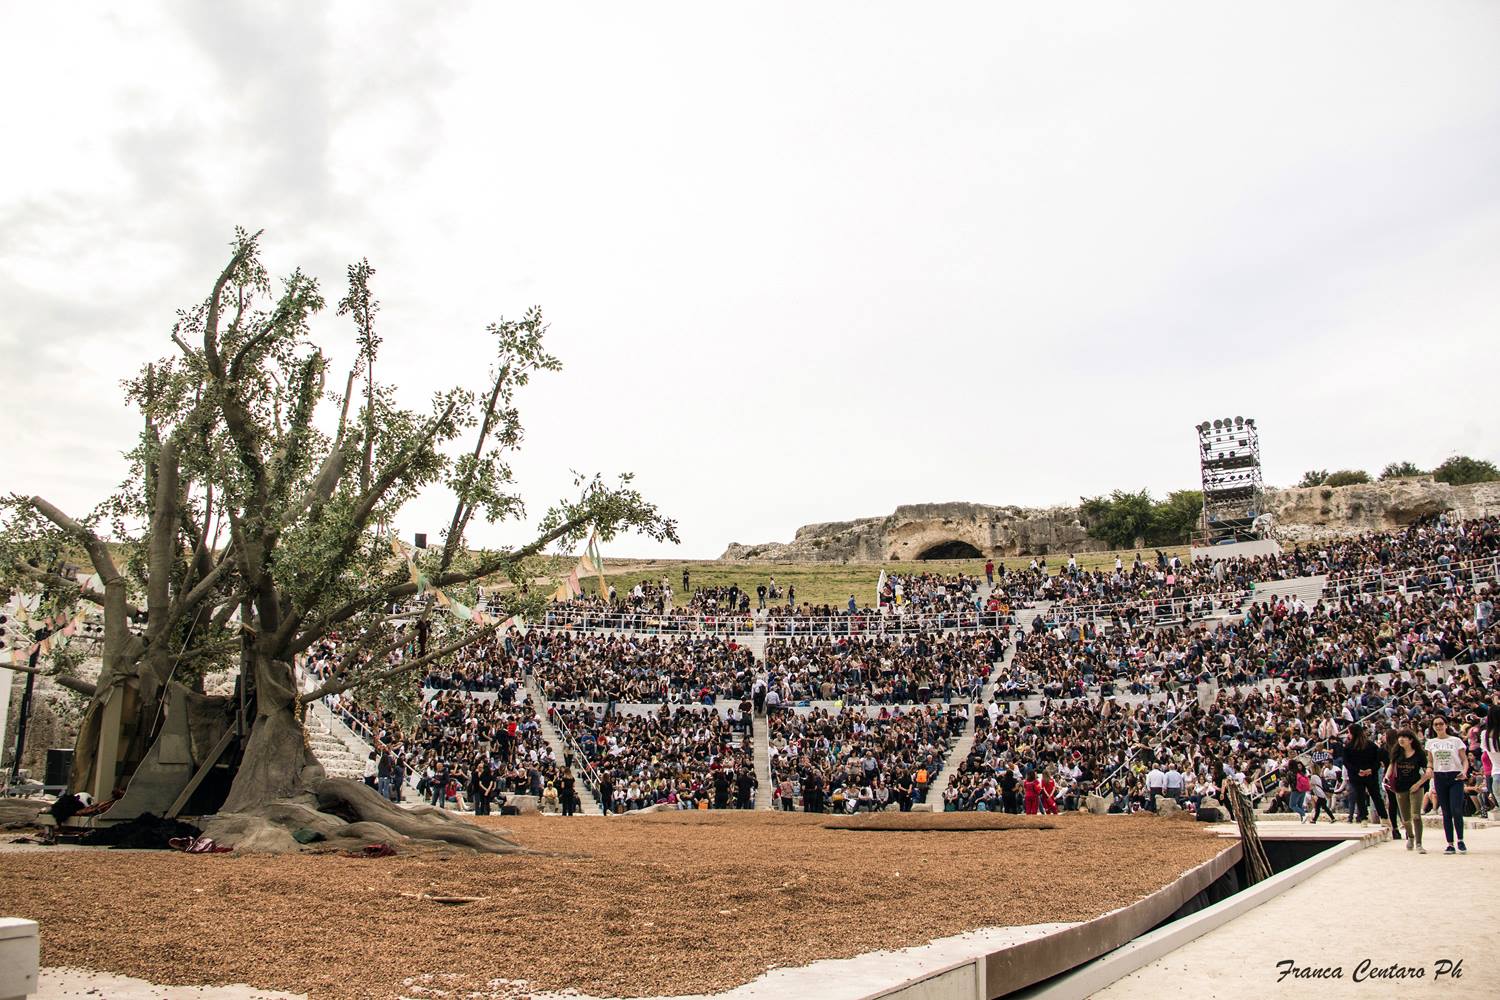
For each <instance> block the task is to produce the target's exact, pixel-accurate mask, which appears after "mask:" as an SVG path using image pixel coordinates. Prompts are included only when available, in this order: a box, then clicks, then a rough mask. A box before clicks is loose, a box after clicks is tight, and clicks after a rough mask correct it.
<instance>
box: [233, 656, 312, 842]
mask: <svg viewBox="0 0 1500 1000" xmlns="http://www.w3.org/2000/svg"><path fill="white" fill-rule="evenodd" d="M253 663H254V674H255V721H254V722H253V723H252V724H251V727H250V739H249V740H248V741H247V743H246V745H245V753H244V756H243V757H242V758H241V760H240V766H239V770H238V772H237V773H236V774H235V777H234V784H233V785H232V786H230V789H229V798H228V799H227V800H226V801H225V802H224V806H223V810H222V811H223V812H244V811H246V810H249V809H253V808H255V807H256V806H262V805H265V804H266V803H267V802H271V801H273V800H276V799H285V798H290V797H292V796H294V795H296V794H298V793H299V792H301V791H302V782H303V775H302V772H303V769H304V768H306V767H307V766H308V765H309V764H312V763H314V761H313V758H312V755H311V754H310V753H308V750H307V741H306V739H305V738H304V736H303V731H302V720H301V719H300V718H299V717H298V704H297V685H296V680H295V678H294V676H293V674H292V668H291V667H290V666H289V665H287V664H286V663H284V662H281V661H279V660H270V659H267V658H265V657H264V656H261V655H259V654H257V655H256V656H255V658H254V661H253Z"/></svg>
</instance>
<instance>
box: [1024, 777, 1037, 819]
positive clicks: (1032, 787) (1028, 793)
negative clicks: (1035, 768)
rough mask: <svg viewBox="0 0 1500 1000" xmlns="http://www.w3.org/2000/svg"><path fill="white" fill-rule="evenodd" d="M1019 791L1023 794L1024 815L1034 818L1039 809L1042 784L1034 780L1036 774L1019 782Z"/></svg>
mask: <svg viewBox="0 0 1500 1000" xmlns="http://www.w3.org/2000/svg"><path fill="white" fill-rule="evenodd" d="M1021 789H1022V791H1023V792H1024V793H1025V798H1026V804H1025V810H1026V815H1028V816H1035V815H1036V814H1037V811H1038V810H1039V809H1040V807H1041V798H1042V783H1041V782H1040V781H1037V780H1036V774H1035V773H1032V774H1028V775H1027V776H1026V780H1025V781H1023V782H1021Z"/></svg>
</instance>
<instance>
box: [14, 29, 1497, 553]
mask: <svg viewBox="0 0 1500 1000" xmlns="http://www.w3.org/2000/svg"><path fill="white" fill-rule="evenodd" d="M0 84H3V87H4V93H5V94H6V96H7V99H6V101H5V108H6V112H7V114H6V118H7V121H6V126H5V134H6V140H7V141H6V142H5V150H6V151H5V154H4V155H3V157H0V371H3V379H4V382H3V385H4V391H5V395H6V399H7V400H8V402H9V406H8V407H7V408H6V410H5V420H4V427H5V432H4V434H3V435H0V489H3V490H6V491H10V490H19V491H26V492H39V493H42V494H44V495H46V496H48V497H49V498H50V499H52V500H54V501H55V502H58V503H60V504H63V505H64V506H66V507H68V508H71V509H73V510H75V511H79V512H83V511H86V510H87V509H88V508H89V507H91V506H92V504H93V503H94V502H95V501H97V500H98V499H99V498H100V497H101V496H102V495H103V494H104V493H105V492H107V490H108V489H109V488H110V487H111V486H112V485H113V484H114V483H116V482H117V481H118V480H119V479H120V477H121V475H122V473H123V471H124V463H123V461H122V460H121V459H120V457H119V453H120V451H121V450H122V449H124V448H126V447H129V446H130V444H131V443H132V438H133V435H134V434H135V433H136V429H137V426H138V424H137V422H136V420H135V418H134V417H133V416H131V415H129V414H127V413H126V412H125V411H124V409H123V407H122V403H121V398H120V392H119V388H118V380H119V379H120V378H122V377H123V376H124V375H126V374H127V373H128V372H131V371H133V370H134V369H135V368H136V367H137V366H139V365H140V364H142V363H144V362H145V361H147V360H149V359H151V358H153V357H155V356H158V355H161V354H165V353H168V352H169V351H170V344H169V341H168V339H167V338H168V332H169V329H170V326H171V323H172V319H173V314H174V310H176V309H177V308H179V307H183V306H187V305H190V304H191V303H193V302H194V301H196V300H199V299H201V298H202V297H203V296H204V295H205V294H206V293H207V290H208V288H209V285H210V284H211V282H212V279H213V277H214V275H215V274H216V273H217V272H218V270H219V269H220V268H221V267H222V265H223V262H224V260H225V259H226V258H227V250H226V247H227V244H228V242H229V240H230V237H231V235H232V230H233V227H234V226H235V225H243V226H246V227H249V228H252V229H253V228H262V227H263V228H265V230H266V236H265V240H264V247H265V250H266V259H267V262H268V264H269V265H270V266H271V268H272V270H273V272H276V273H285V272H287V271H290V270H291V269H292V268H293V267H294V266H302V267H303V268H304V269H307V270H310V271H311V272H312V273H314V274H315V275H317V276H318V277H319V278H320V280H322V282H323V283H324V289H325V293H326V294H327V297H328V299H329V300H330V301H336V300H337V298H338V297H339V295H340V294H342V291H343V280H344V266H345V265H346V264H347V263H349V262H351V261H354V260H357V259H358V258H360V257H362V256H367V257H369V258H370V261H371V263H372V264H373V265H374V266H375V267H376V268H377V269H378V274H377V277H376V291H377V295H378V296H379V297H380V299H381V300H382V302H383V304H384V311H383V312H382V314H381V329H382V332H383V334H384V338H385V344H384V355H383V363H382V368H383V371H384V372H386V373H391V372H393V371H399V372H400V373H401V385H402V389H403V393H404V396H405V398H406V399H407V400H408V401H409V403H410V404H411V405H414V406H415V405H420V404H421V403H422V401H423V400H425V399H426V398H427V397H428V395H429V394H430V393H431V391H432V390H434V389H436V388H438V387H440V386H444V385H448V384H451V383H465V384H469V385H477V384H478V381H479V380H480V379H481V378H482V370H483V367H484V366H485V364H486V363H487V362H488V360H489V358H488V356H487V355H486V354H485V351H486V337H485V334H484V332H483V331H484V327H485V325H486V324H487V323H489V322H491V321H493V320H495V319H497V318H499V317H501V316H502V315H503V316H507V317H519V316H520V315H521V313H522V312H523V311H524V310H525V309H526V307H527V306H529V305H532V304H539V305H541V306H542V307H543V309H544V310H545V312H546V314H547V316H548V318H549V320H550V322H551V333H550V342H551V347H552V349H553V351H554V353H556V354H558V355H559V356H560V357H561V358H562V360H563V362H564V364H565V369H564V371H563V372H561V373H560V374H556V375H550V376H546V377H544V378H542V379H540V380H539V381H536V382H534V383H533V385H532V386H531V387H530V388H529V389H528V390H527V391H526V393H525V395H524V397H523V399H522V400H521V402H522V406H523V412H524V414H525V417H526V421H527V427H528V436H527V440H526V445H525V449H524V451H523V453H522V455H521V456H520V457H519V458H518V459H517V461H516V462H515V465H516V469H517V472H518V474H519V476H520V477H521V479H522V484H523V489H524V492H525V494H526V496H527V497H528V499H529V501H530V502H531V504H532V513H533V515H539V514H540V513H541V512H542V511H543V510H544V509H545V507H546V506H547V504H548V503H549V502H551V501H553V500H555V499H556V498H557V497H559V496H561V495H563V494H564V493H566V492H567V487H568V484H569V483H570V481H571V477H570V476H569V469H579V470H586V471H602V472H605V473H614V472H617V471H621V470H634V471H635V472H636V473H637V474H638V482H639V485H640V487H641V488H642V490H643V491H644V492H646V494H647V495H648V496H649V497H651V498H652V499H654V500H656V501H658V502H659V503H660V504H661V506H662V507H663V508H664V510H665V511H666V512H668V513H669V514H670V515H672V516H675V517H677V518H678V519H679V520H680V522H681V534H682V542H683V544H682V545H681V546H680V547H678V548H675V549H672V550H671V551H672V552H675V553H677V554H680V555H682V556H689V557H712V556H716V555H718V553H719V552H720V551H722V550H723V548H724V546H725V545H726V544H727V543H729V542H734V541H738V542H761V541H768V540H785V539H788V538H790V536H791V534H792V532H793V531H794V530H795V529H796V528H797V527H798V526H799V525H801V524H804V523H807V522H811V521H823V520H837V519H845V518H851V517H858V516H868V515H878V514H884V513H888V512H889V511H890V510H891V509H892V508H893V507H895V506H896V505H897V504H901V503H912V502H923V501H947V500H972V501H979V502H986V503H1007V504H1022V505H1038V506H1042V505H1053V504H1062V503H1076V502H1077V499H1078V497H1079V496H1080V495H1092V494H1096V493H1101V492H1106V491H1108V490H1110V489H1113V488H1117V487H1120V488H1131V489H1139V488H1143V487H1147V488H1150V489H1151V490H1152V491H1153V492H1156V493H1158V494H1160V493H1164V492H1165V491H1167V490H1170V489H1178V488H1186V487H1195V486H1196V485H1197V466H1196V447H1195V445H1196V441H1195V437H1194V433H1193V426H1194V425H1195V424H1196V423H1198V422H1199V421H1200V420H1202V419H1204V418H1212V417H1216V416H1233V415H1245V416H1254V417H1256V418H1257V420H1258V423H1259V425H1260V427H1261V433H1262V447H1263V452H1264V456H1265V464H1266V477H1267V480H1268V482H1270V483H1272V484H1275V485H1287V484H1290V483H1291V482H1293V481H1294V480H1296V479H1297V478H1298V477H1299V476H1300V474H1301V473H1302V471H1303V470H1305V469H1307V468H1312V467H1319V468H1342V467H1355V468H1366V469H1369V470H1370V471H1371V472H1372V473H1374V472H1378V471H1379V468H1380V467H1381V466H1382V465H1384V464H1385V463H1386V462H1389V461H1392V460H1396V459H1410V460H1412V461H1415V462H1417V463H1418V464H1421V465H1423V466H1427V467H1430V466H1431V465H1433V464H1435V463H1437V462H1439V461H1441V460H1442V459H1443V458H1444V457H1446V456H1447V455H1449V454H1452V453H1454V452H1466V453H1469V454H1473V455H1477V456H1481V457H1485V458H1489V459H1492V460H1500V433H1497V432H1500V418H1497V416H1496V413H1497V409H1496V401H1495V400H1496V388H1497V376H1500V3H1494V2H1490V0H1476V2H1471V3H1463V2H1450V0H1431V2H1424V3H1418V4H1413V3H1409V2H1401V3H1381V2H1370V0H1359V2H1351V3H1317V4H1308V3H1305V2H1295V3H1284V4H1278V3H1266V2H1262V3H1253V4H1252V3H1245V2H1243V0H1236V2H1230V3H1209V2H1202V0H1194V2H1190V3H1189V2H1183V3H1173V4H1122V3H1118V2H1113V0H1112V2H1107V3H1072V4H1067V5H1025V6H1023V5H1019V4H1006V5H999V4H991V3H984V4H975V5H972V6H969V5H958V4H949V5H942V6H941V8H934V7H932V6H931V5H923V6H921V7H914V6H912V5H910V4H873V3H860V4H840V5H829V4H819V5H808V4H800V3H798V4H787V5H784V6H778V5H772V4H754V5H736V6H734V7H730V6H728V5H719V4H697V3H694V4H682V5H670V6H669V5H662V4H649V5H644V4H630V5H621V4H600V5H594V6H585V5H579V4H570V5H565V6H564V5H553V4H532V5H525V6H521V5H515V6H513V7H508V8H506V9H503V10H502V9H499V8H498V5H491V4H483V5H475V6H473V7H463V6H454V5H448V6H444V7H434V6H429V5H407V4H394V3H368V2H360V3H347V4H334V5H323V4H270V3H255V4H224V3H216V4H199V3H189V2H182V3H175V4H162V5H156V4H147V3H131V4H117V5H107V6H106V5H98V6H96V7H93V8H91V9H81V8H80V6H79V5H74V4H22V3H11V4H6V5H5V6H4V8H3V13H0ZM317 333H318V335H319V337H320V338H321V340H322V341H323V342H324V343H325V344H326V345H327V346H328V348H329V349H330V350H331V351H332V352H333V353H334V355H335V357H336V358H337V359H339V360H340V361H341V362H346V361H347V358H348V356H349V349H350V345H351V343H352V335H351V331H350V328H349V326H348V324H347V321H345V320H340V319H338V318H337V317H335V316H334V315H333V313H332V310H331V309H330V310H329V312H328V313H327V314H326V315H325V316H324V317H323V318H322V319H321V321H320V322H319V324H318V326H317ZM447 510H448V507H447V504H446V503H445V502H443V501H442V499H441V498H440V497H432V498H424V499H423V500H422V501H421V502H419V503H417V504H415V505H414V506H413V507H412V508H411V510H410V515H409V516H408V517H407V518H406V519H405V523H403V524H401V525H400V527H401V528H402V530H403V533H406V534H410V533H411V532H412V531H420V530H426V531H428V532H430V533H433V534H436V532H437V531H438V530H439V528H440V523H443V524H445V523H446V520H447ZM524 534H525V528H524V527H516V526H511V527H505V528H496V529H489V530H488V531H486V530H481V531H479V532H478V534H477V538H478V539H479V540H480V541H489V542H506V541H511V540H515V539H518V538H520V537H521V536H522V535H524ZM663 552H664V550H662V549H661V548H658V547H656V546H654V545H652V544H651V543H649V542H647V541H645V540H643V539H623V540H620V541H617V542H616V543H615V544H614V545H613V546H611V547H609V548H607V549H606V552H605V554H606V555H648V554H663Z"/></svg>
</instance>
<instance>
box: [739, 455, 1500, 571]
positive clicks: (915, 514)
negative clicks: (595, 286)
mask: <svg viewBox="0 0 1500 1000" xmlns="http://www.w3.org/2000/svg"><path fill="white" fill-rule="evenodd" d="M1265 509H1266V510H1267V511H1269V512H1270V513H1271V514H1273V515H1274V516H1275V518H1276V529H1275V533H1276V536H1277V538H1278V539H1279V540H1281V541H1282V542H1287V543H1296V542H1306V541H1315V540H1318V539H1324V538H1338V537H1347V536H1350V535H1358V534H1362V533H1364V532H1367V531H1388V530H1391V529H1397V528H1402V527H1405V526H1406V525H1408V524H1411V523H1413V522H1414V521H1418V520H1421V519H1422V518H1425V517H1431V516H1433V515H1435V514H1440V513H1445V512H1448V513H1452V514H1454V515H1456V516H1458V517H1465V518H1468V517H1481V516H1486V515H1489V514H1496V513H1500V483H1477V484H1475V485H1472V486H1449V485H1447V484H1446V483H1438V482H1433V480H1432V477H1430V476H1418V477H1414V478H1411V479H1395V480H1388V481H1386V482H1379V483H1367V484H1365V485H1361V486H1341V487H1328V486H1317V487H1312V488H1310V489H1286V490H1267V491H1266V505H1265ZM1106 548H1108V546H1107V545H1106V544H1105V543H1104V542H1101V541H1099V540H1098V539H1095V538H1091V537H1089V533H1088V527H1087V525H1086V524H1085V523H1084V522H1083V521H1082V520H1081V518H1080V515H1079V512H1078V508H1076V507H1050V508H1044V509H1037V508H1027V507H994V506H989V505H987V504H977V503H921V504H906V505H903V506H900V507H897V508H896V510H895V512H894V513H892V514H890V515H889V516H887V517H865V518H860V519H858V520H854V521H828V522H824V523H821V524H808V525H804V526H803V527H801V528H798V529H797V533H796V535H795V536H793V538H792V540H791V541H790V542H767V543H765V544H762V545H740V544H734V545H730V546H729V548H728V549H726V550H725V552H724V555H723V556H721V557H720V558H722V559H730V560H739V561H767V562H885V561H888V560H891V559H921V558H924V557H926V558H934V557H935V556H936V555H937V554H939V553H945V552H952V553H953V554H954V555H955V556H957V557H972V556H976V555H978V556H1024V555H1057V554H1061V553H1066V552H1091V551H1099V550H1103V549H1106Z"/></svg>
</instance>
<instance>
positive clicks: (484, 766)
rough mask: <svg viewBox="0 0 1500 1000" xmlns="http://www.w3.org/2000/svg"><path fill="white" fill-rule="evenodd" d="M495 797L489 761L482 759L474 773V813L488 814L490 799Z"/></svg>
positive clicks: (478, 814)
mask: <svg viewBox="0 0 1500 1000" xmlns="http://www.w3.org/2000/svg"><path fill="white" fill-rule="evenodd" d="M494 797H495V775H494V772H492V771H491V770H490V762H489V761H484V762H482V763H481V764H480V765H479V770H478V771H477V772H475V774H474V815H475V816H488V815H489V814H490V801H491V800H492V799H494Z"/></svg>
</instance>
